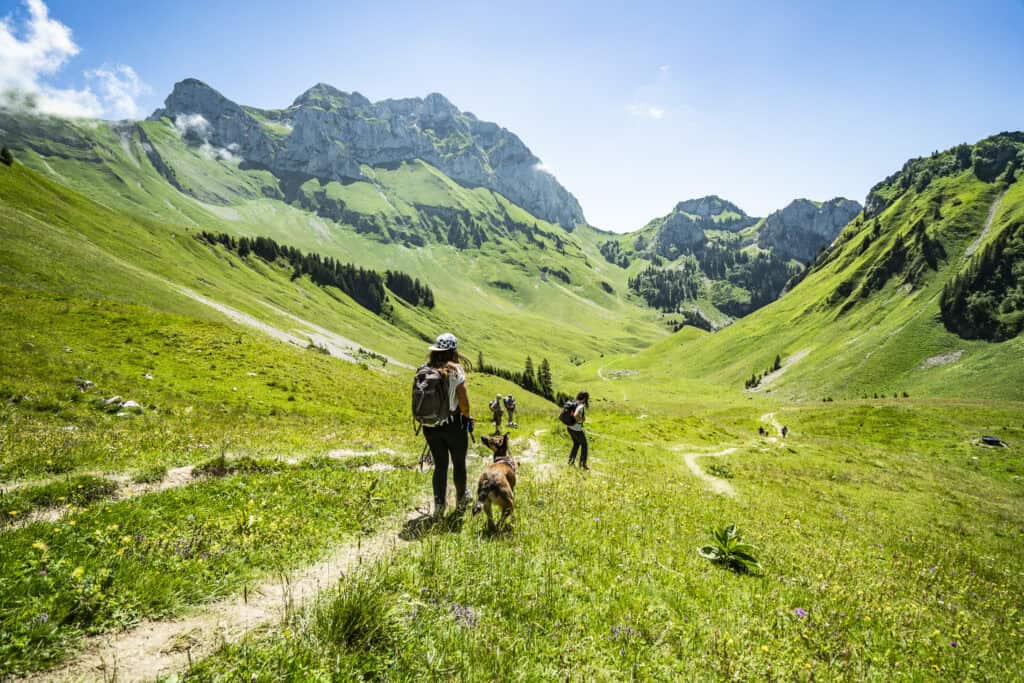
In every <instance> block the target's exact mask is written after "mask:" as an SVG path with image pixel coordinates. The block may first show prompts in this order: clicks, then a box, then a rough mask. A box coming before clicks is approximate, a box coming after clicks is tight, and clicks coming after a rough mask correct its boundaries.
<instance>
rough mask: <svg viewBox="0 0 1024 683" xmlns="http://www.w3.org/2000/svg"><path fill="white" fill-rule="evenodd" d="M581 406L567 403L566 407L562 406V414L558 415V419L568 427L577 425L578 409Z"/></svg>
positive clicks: (570, 402)
mask: <svg viewBox="0 0 1024 683" xmlns="http://www.w3.org/2000/svg"><path fill="white" fill-rule="evenodd" d="M578 405H579V404H578V403H576V401H572V400H569V401H566V402H565V405H564V406H562V412H560V413H559V414H558V419H559V420H561V421H562V423H563V424H564V425H565V426H567V427H572V426H573V425H574V424H576V407H577V406H578Z"/></svg>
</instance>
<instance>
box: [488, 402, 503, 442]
mask: <svg viewBox="0 0 1024 683" xmlns="http://www.w3.org/2000/svg"><path fill="white" fill-rule="evenodd" d="M502 403H503V399H502V398H501V394H498V395H497V396H495V397H494V400H493V401H491V402H490V403H489V404H488V407H490V409H491V420H492V421H493V422H494V433H495V434H501V414H502V410H501V406H502Z"/></svg>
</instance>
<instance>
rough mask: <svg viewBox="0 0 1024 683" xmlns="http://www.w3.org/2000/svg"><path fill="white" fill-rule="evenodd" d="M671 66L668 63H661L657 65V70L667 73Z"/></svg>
mask: <svg viewBox="0 0 1024 683" xmlns="http://www.w3.org/2000/svg"><path fill="white" fill-rule="evenodd" d="M671 68H672V67H671V66H669V65H668V64H662V65H661V66H659V67H658V71H660V72H661V73H663V74H667V73H668V72H669V70H670V69H671Z"/></svg>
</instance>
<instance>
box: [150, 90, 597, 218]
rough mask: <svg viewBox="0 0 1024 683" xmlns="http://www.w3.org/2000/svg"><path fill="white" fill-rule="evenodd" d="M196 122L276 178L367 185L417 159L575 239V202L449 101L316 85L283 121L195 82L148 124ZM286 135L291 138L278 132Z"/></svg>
mask: <svg viewBox="0 0 1024 683" xmlns="http://www.w3.org/2000/svg"><path fill="white" fill-rule="evenodd" d="M165 117H166V118H168V119H170V120H171V121H172V122H178V121H180V120H185V121H199V120H200V119H197V118H196V117H201V122H202V125H203V134H204V136H205V137H204V142H209V143H210V144H213V145H215V146H218V147H224V148H230V149H232V150H237V153H238V154H237V155H238V156H241V157H243V158H244V159H246V160H247V161H249V162H253V163H257V164H259V165H261V166H263V167H265V168H267V169H269V170H270V171H271V172H273V173H279V174H295V173H298V174H302V175H307V176H312V177H316V178H319V179H321V180H322V181H324V182H328V181H331V180H339V181H340V180H352V179H356V180H365V178H363V175H362V170H361V166H362V165H364V164H365V165H369V166H375V165H384V164H393V163H397V162H403V161H412V160H415V159H421V160H423V161H426V162H427V163H429V164H432V165H433V166H436V167H437V168H439V169H440V170H441V171H443V172H444V173H445V174H447V175H448V176H449V177H450V178H452V179H453V180H455V181H457V182H460V183H463V184H465V185H468V186H471V187H486V188H489V189H491V190H494V191H495V192H498V193H501V194H503V195H504V196H505V197H507V198H508V199H509V200H510V201H512V202H513V203H515V204H518V205H519V206H521V207H523V208H524V209H526V210H527V211H529V212H530V213H532V214H533V215H535V216H537V217H539V218H542V219H545V220H547V221H550V222H552V223H558V224H560V225H562V226H563V227H564V228H565V229H567V230H572V229H573V228H574V227H575V226H576V225H577V224H578V223H582V222H584V221H585V219H584V217H583V210H582V209H581V208H580V205H579V202H578V201H577V200H576V198H575V197H573V196H572V194H570V193H569V191H568V190H566V189H565V188H564V187H562V185H561V184H559V182H558V181H557V180H556V179H555V177H554V176H553V175H551V174H550V173H546V172H544V171H542V170H541V169H540V168H539V163H540V160H539V159H538V158H537V157H536V156H534V154H533V153H532V152H531V151H530V150H529V148H528V147H527V146H526V145H525V144H523V142H522V140H520V139H519V138H518V137H517V136H516V135H515V134H513V133H511V132H510V131H508V130H506V129H504V128H502V127H500V126H498V125H497V124H494V123H490V122H487V121H480V120H478V119H477V118H476V117H475V116H472V115H467V114H465V113H463V112H461V111H459V109H458V108H457V107H456V106H455V105H454V104H452V103H451V102H450V101H449V100H448V99H447V98H446V97H445V96H444V95H441V94H439V93H431V94H429V95H427V96H426V97H425V98H423V99H419V98H408V99H399V100H383V101H381V102H376V103H373V102H370V101H369V100H368V99H367V98H365V97H363V96H362V95H360V94H359V93H355V92H353V93H346V92H344V91H342V90H339V89H337V88H335V87H333V86H331V85H328V84H326V83H317V84H316V85H314V86H313V87H311V88H309V89H308V90H306V92H304V93H303V94H301V95H300V96H299V97H297V98H296V99H295V101H294V103H293V104H292V106H291V107H290V108H289V109H287V110H285V111H284V112H273V111H271V112H266V111H261V110H259V109H255V108H243V107H241V106H239V105H238V104H236V103H234V102H232V101H230V100H228V99H227V98H225V97H224V96H223V95H221V94H220V93H219V92H217V91H216V90H214V89H213V88H211V87H210V86H208V85H206V84H205V83H203V82H201V81H198V80H196V79H191V78H189V79H185V80H183V81H181V82H180V83H178V84H176V85H175V86H174V90H173V91H172V92H171V94H170V95H169V96H168V97H167V100H166V102H165V106H164V107H163V108H162V109H158V110H157V111H156V112H154V113H153V115H152V116H151V117H150V119H151V120H160V119H161V118H165ZM282 130H286V132H282Z"/></svg>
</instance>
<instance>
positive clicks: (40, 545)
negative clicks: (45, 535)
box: [32, 541, 50, 553]
mask: <svg viewBox="0 0 1024 683" xmlns="http://www.w3.org/2000/svg"><path fill="white" fill-rule="evenodd" d="M32 547H33V548H35V549H36V550H38V551H39V552H41V553H45V552H46V551H47V550H49V549H50V548H49V546H47V545H46V544H45V543H43V542H42V541H36V542H35V543H33V544H32Z"/></svg>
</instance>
